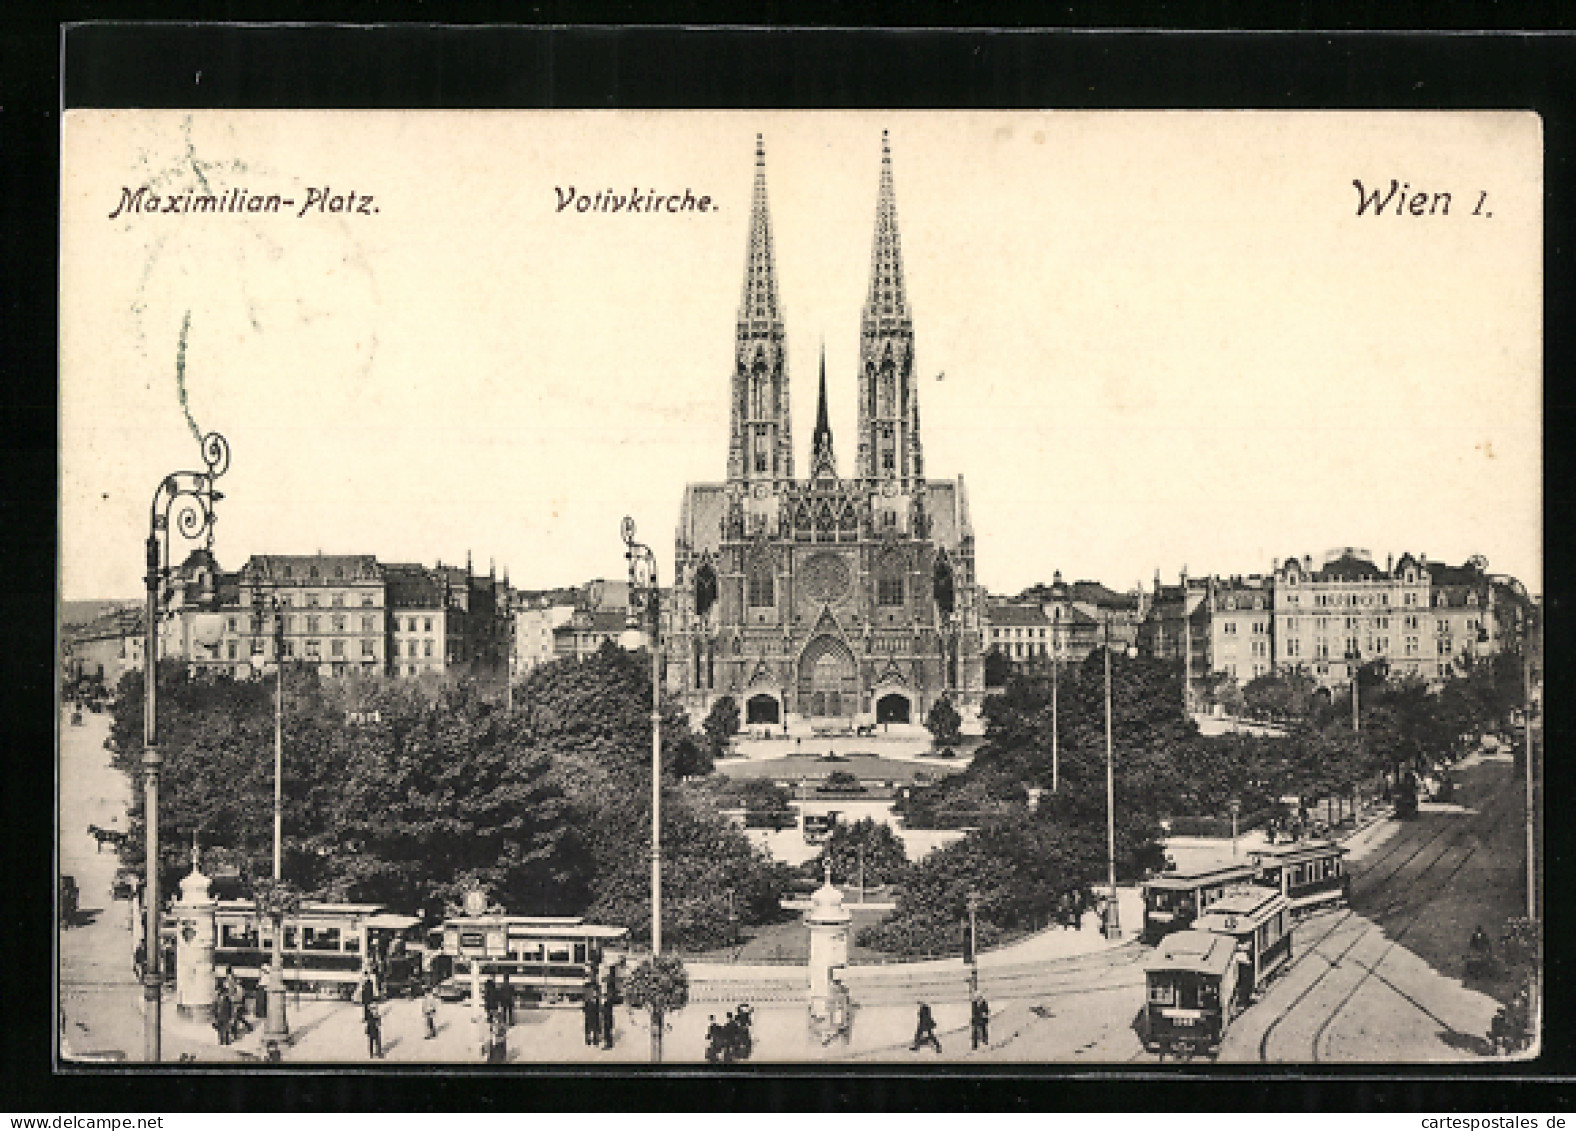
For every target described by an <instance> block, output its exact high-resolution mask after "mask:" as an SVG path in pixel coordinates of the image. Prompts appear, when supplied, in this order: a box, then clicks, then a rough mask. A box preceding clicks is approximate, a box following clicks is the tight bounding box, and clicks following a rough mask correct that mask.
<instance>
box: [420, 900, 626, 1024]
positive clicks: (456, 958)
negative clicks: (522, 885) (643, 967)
mask: <svg viewBox="0 0 1576 1131" xmlns="http://www.w3.org/2000/svg"><path fill="white" fill-rule="evenodd" d="M442 935H443V949H442V954H441V956H440V957H439V958H438V959H437V960H436V962H435V975H436V976H438V977H440V978H441V979H442V981H441V984H440V985H439V987H438V992H439V994H440V996H442V997H444V998H446V999H448V1000H451V1001H452V1000H464V999H467V998H469V997H470V995H471V993H472V992H473V989H474V988H476V987H479V986H480V985H481V983H482V982H483V981H485V980H488V979H491V980H492V981H493V982H494V984H495V985H496V986H497V987H498V988H499V989H500V990H501V991H504V992H507V993H511V994H513V995H514V997H515V999H516V1000H524V1001H532V1002H536V1003H539V1004H544V1005H551V1004H556V1003H558V1002H563V1001H570V1000H573V1001H579V1000H581V997H582V995H583V993H584V990H585V986H586V983H587V982H590V981H595V982H598V983H601V984H602V985H603V987H604V991H605V989H606V983H607V980H608V977H609V975H610V972H611V971H612V969H613V968H614V967H615V966H617V965H618V963H619V962H620V960H622V959H624V958H627V957H628V953H629V928H628V927H604V926H600V925H598V924H595V923H587V922H586V921H585V920H584V919H582V918H567V917H566V918H552V917H540V916H526V915H502V914H486V915H466V916H459V917H455V918H452V919H446V920H444V923H443V931H442Z"/></svg>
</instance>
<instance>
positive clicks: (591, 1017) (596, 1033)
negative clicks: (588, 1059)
mask: <svg viewBox="0 0 1576 1131" xmlns="http://www.w3.org/2000/svg"><path fill="white" fill-rule="evenodd" d="M580 1008H581V1012H582V1013H583V1014H584V1017H585V1026H586V1044H588V1045H590V1046H592V1047H593V1048H594V1047H595V1046H597V1045H599V1044H601V1043H602V997H601V995H600V994H599V993H598V992H597V985H596V982H595V981H591V980H587V982H586V984H585V991H584V996H583V999H582V1001H581V1003H580Z"/></svg>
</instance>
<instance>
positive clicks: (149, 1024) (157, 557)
mask: <svg viewBox="0 0 1576 1131" xmlns="http://www.w3.org/2000/svg"><path fill="white" fill-rule="evenodd" d="M201 452H202V460H203V463H204V464H205V465H206V467H207V470H205V471H176V472H172V473H171V474H169V475H166V476H165V477H164V478H163V480H161V481H160V483H159V485H158V487H157V488H156V489H155V490H154V492H153V502H152V505H151V506H150V507H149V513H148V541H147V545H146V549H147V568H148V573H147V576H146V578H145V579H144V580H145V581H146V582H147V587H148V588H147V606H146V609H145V612H144V616H143V631H144V634H145V635H144V638H143V648H142V657H143V676H144V678H143V699H142V786H143V813H142V817H143V825H144V832H145V833H146V836H147V869H148V878H147V896H148V901H147V905H146V907H145V908H144V911H145V913H146V915H147V920H146V923H145V925H144V927H143V930H144V932H145V933H144V935H143V939H144V940H145V945H146V949H147V953H148V961H147V963H146V965H145V966H144V967H143V974H142V996H143V1003H144V1008H143V1058H144V1059H145V1060H148V1061H150V1062H153V1061H158V1060H159V1059H160V1047H159V1042H160V1037H161V1028H162V1026H161V1022H162V1017H161V1014H162V1012H163V1004H164V971H163V954H162V950H163V948H162V944H161V942H160V939H159V774H160V772H161V770H162V769H163V767H164V756H163V754H161V753H160V752H159V711H158V686H159V639H158V614H159V604H160V587H161V583H162V582H163V581H164V580H165V579H167V578H168V577H169V573H170V539H171V537H172V536H173V535H175V534H178V535H179V536H180V537H181V538H182V539H183V540H185V541H188V542H195V541H197V540H199V539H205V540H206V542H207V543H208V545H210V546H211V545H212V544H213V527H214V523H215V522H216V521H218V515H217V513H216V512H215V510H214V508H215V506H217V504H218V502H219V500H220V499H222V498H224V496H223V495H222V494H221V493H220V492H219V491H217V490H216V489H215V488H214V481H215V480H216V479H218V478H219V476H221V475H223V474H224V473H225V472H226V471H227V470H228V469H229V467H230V444H229V441H227V440H226V439H225V438H224V437H223V436H221V435H220V434H219V433H217V432H210V433H208V435H206V436H204V437H203V438H202V443H201ZM171 519H173V520H174V522H173V524H172V522H171Z"/></svg>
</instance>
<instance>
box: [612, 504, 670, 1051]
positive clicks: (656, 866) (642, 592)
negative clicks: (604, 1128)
mask: <svg viewBox="0 0 1576 1131" xmlns="http://www.w3.org/2000/svg"><path fill="white" fill-rule="evenodd" d="M622 533H623V537H624V547H625V548H624V557H625V559H627V560H628V562H629V613H630V621H631V626H633V625H635V624H637V623H638V615H639V612H640V611H642V610H643V611H644V612H645V613H646V614H647V615H649V616H650V618H651V958H652V961H653V963H654V962H655V961H656V959H657V957H658V956H659V955H660V954H661V953H662V681H661V667H660V665H661V658H660V657H659V656H658V654H657V650H658V647H659V637H660V635H661V632H660V630H661V616H662V613H661V609H660V602H659V600H658V591H657V556H656V554H654V553H652V552H651V547H650V546H647V545H644V544H643V543H640V542H637V541H635V520H634V519H633V518H630V517H629V516H628V515H625V516H624V522H623V527H622ZM651 1059H652V1061H653V1062H656V1061H660V1060H661V1059H662V1024H661V1018H660V1015H659V1014H653V1016H652V1026H651Z"/></svg>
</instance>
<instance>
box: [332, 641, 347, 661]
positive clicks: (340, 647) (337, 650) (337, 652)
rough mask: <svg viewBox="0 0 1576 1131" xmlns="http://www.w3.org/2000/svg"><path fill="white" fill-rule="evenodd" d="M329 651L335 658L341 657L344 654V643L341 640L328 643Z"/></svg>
mask: <svg viewBox="0 0 1576 1131" xmlns="http://www.w3.org/2000/svg"><path fill="white" fill-rule="evenodd" d="M329 651H330V652H331V653H332V654H333V655H334V656H336V657H341V656H343V655H344V654H345V642H344V641H343V640H335V641H332V642H330V644H329Z"/></svg>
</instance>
